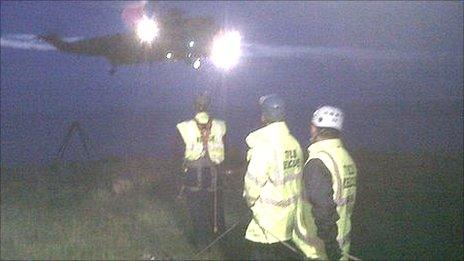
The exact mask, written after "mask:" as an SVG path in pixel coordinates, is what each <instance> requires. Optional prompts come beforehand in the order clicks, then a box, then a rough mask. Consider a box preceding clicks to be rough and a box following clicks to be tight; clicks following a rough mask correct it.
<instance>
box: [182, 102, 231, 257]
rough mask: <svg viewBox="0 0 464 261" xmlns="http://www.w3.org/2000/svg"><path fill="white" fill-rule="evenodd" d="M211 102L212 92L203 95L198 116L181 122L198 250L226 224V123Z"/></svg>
mask: <svg viewBox="0 0 464 261" xmlns="http://www.w3.org/2000/svg"><path fill="white" fill-rule="evenodd" d="M209 105H210V98H209V96H208V95H207V94H206V93H203V94H201V95H199V96H198V97H197V98H196V100H195V111H196V115H195V117H194V118H193V119H191V120H187V121H184V122H181V123H179V124H177V130H178V131H179V133H180V136H181V137H182V140H183V143H184V145H185V147H184V148H185V150H184V157H183V158H184V159H183V164H182V167H183V171H182V173H181V175H183V177H182V180H183V184H182V190H184V193H185V198H186V200H187V207H188V210H189V214H190V218H191V221H192V223H193V233H194V236H193V241H194V244H195V246H196V247H197V250H200V249H202V248H204V247H205V246H207V244H208V243H209V242H210V241H212V240H213V237H214V236H216V235H218V234H220V233H221V232H223V231H224V226H225V224H224V210H223V204H222V191H221V177H220V175H218V174H219V173H218V165H219V164H221V163H222V162H223V161H224V154H225V153H224V151H225V135H226V124H225V122H224V121H221V120H218V119H213V118H212V117H211V116H210V115H209V113H208V109H209Z"/></svg>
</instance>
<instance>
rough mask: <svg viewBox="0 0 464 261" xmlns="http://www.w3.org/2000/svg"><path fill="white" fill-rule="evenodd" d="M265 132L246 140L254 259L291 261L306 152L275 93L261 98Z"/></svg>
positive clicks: (246, 180) (246, 192) (246, 193)
mask: <svg viewBox="0 0 464 261" xmlns="http://www.w3.org/2000/svg"><path fill="white" fill-rule="evenodd" d="M260 106H261V111H262V115H261V122H262V124H263V125H264V126H263V127H262V128H260V129H258V130H256V131H254V132H252V133H250V134H249V135H248V137H247V138H246V143H247V145H248V146H249V151H248V154H247V160H248V161H249V162H248V168H247V172H246V174H245V177H244V191H243V196H244V198H245V200H246V203H247V205H248V207H249V208H250V209H251V211H252V214H253V218H252V220H251V221H250V223H249V224H248V227H247V230H246V235H245V238H246V239H247V240H249V241H251V242H250V244H251V245H252V253H251V259H253V260H257V259H264V260H275V259H287V258H288V253H290V252H289V250H288V249H287V248H286V246H285V244H288V242H289V240H291V238H292V230H293V223H294V216H295V211H296V202H297V199H298V196H299V189H300V181H301V171H302V164H303V158H302V151H301V147H300V145H299V143H298V141H297V140H296V139H295V138H294V137H293V136H292V135H291V134H290V132H289V130H288V128H287V125H286V124H285V122H284V120H285V104H284V101H283V99H282V98H281V97H279V96H277V95H275V94H271V95H267V96H263V97H261V98H260Z"/></svg>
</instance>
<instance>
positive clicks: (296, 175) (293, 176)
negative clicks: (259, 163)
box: [245, 173, 301, 186]
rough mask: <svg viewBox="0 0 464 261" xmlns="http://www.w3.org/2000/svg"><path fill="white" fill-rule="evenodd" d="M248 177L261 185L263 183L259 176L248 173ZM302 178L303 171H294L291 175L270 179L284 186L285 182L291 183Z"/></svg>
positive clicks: (273, 182)
mask: <svg viewBox="0 0 464 261" xmlns="http://www.w3.org/2000/svg"><path fill="white" fill-rule="evenodd" d="M271 176H276V175H271ZM245 177H246V178H248V179H250V180H251V181H253V182H254V183H255V184H256V185H258V186H260V185H262V184H260V182H259V180H258V178H257V177H255V176H253V175H252V174H250V173H247V174H246V175H245ZM300 178H301V173H293V174H290V175H287V176H284V177H283V178H282V177H279V178H276V179H270V180H269V181H270V182H271V183H272V184H273V185H274V186H284V185H285V184H287V183H289V182H292V181H297V180H299V179H300Z"/></svg>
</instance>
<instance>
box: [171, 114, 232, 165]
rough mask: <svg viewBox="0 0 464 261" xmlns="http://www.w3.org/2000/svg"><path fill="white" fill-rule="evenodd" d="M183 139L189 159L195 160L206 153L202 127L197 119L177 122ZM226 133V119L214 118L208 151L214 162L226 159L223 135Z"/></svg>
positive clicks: (187, 158)
mask: <svg viewBox="0 0 464 261" xmlns="http://www.w3.org/2000/svg"><path fill="white" fill-rule="evenodd" d="M177 129H178V130H179V132H180V134H181V136H182V139H183V140H184V143H185V154H184V157H185V159H186V160H188V161H195V160H198V159H199V158H202V157H204V156H205V155H206V150H205V149H204V147H203V141H202V137H201V132H200V129H199V128H198V125H197V122H196V121H195V119H192V120H188V121H184V122H181V123H179V124H177ZM225 134H226V124H225V122H224V121H221V120H216V119H213V120H212V122H211V133H210V134H209V138H208V146H207V148H208V153H209V157H210V159H211V161H212V162H214V163H215V164H219V163H221V162H222V161H224V143H223V137H224V135H225Z"/></svg>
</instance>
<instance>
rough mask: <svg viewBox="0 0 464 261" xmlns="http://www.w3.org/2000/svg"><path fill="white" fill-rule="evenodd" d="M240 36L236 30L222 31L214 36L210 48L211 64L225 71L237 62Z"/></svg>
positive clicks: (240, 51) (240, 50) (239, 51)
mask: <svg viewBox="0 0 464 261" xmlns="http://www.w3.org/2000/svg"><path fill="white" fill-rule="evenodd" d="M241 41H242V37H241V36H240V33H239V32H237V31H229V32H222V33H220V34H219V35H217V36H216V37H215V38H214V41H213V46H212V50H211V56H210V58H211V61H212V62H213V64H214V65H215V66H216V67H218V68H221V69H224V70H226V71H228V70H230V69H231V68H232V67H234V66H235V65H237V64H238V62H239V59H240V57H241V55H242V49H241Z"/></svg>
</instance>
